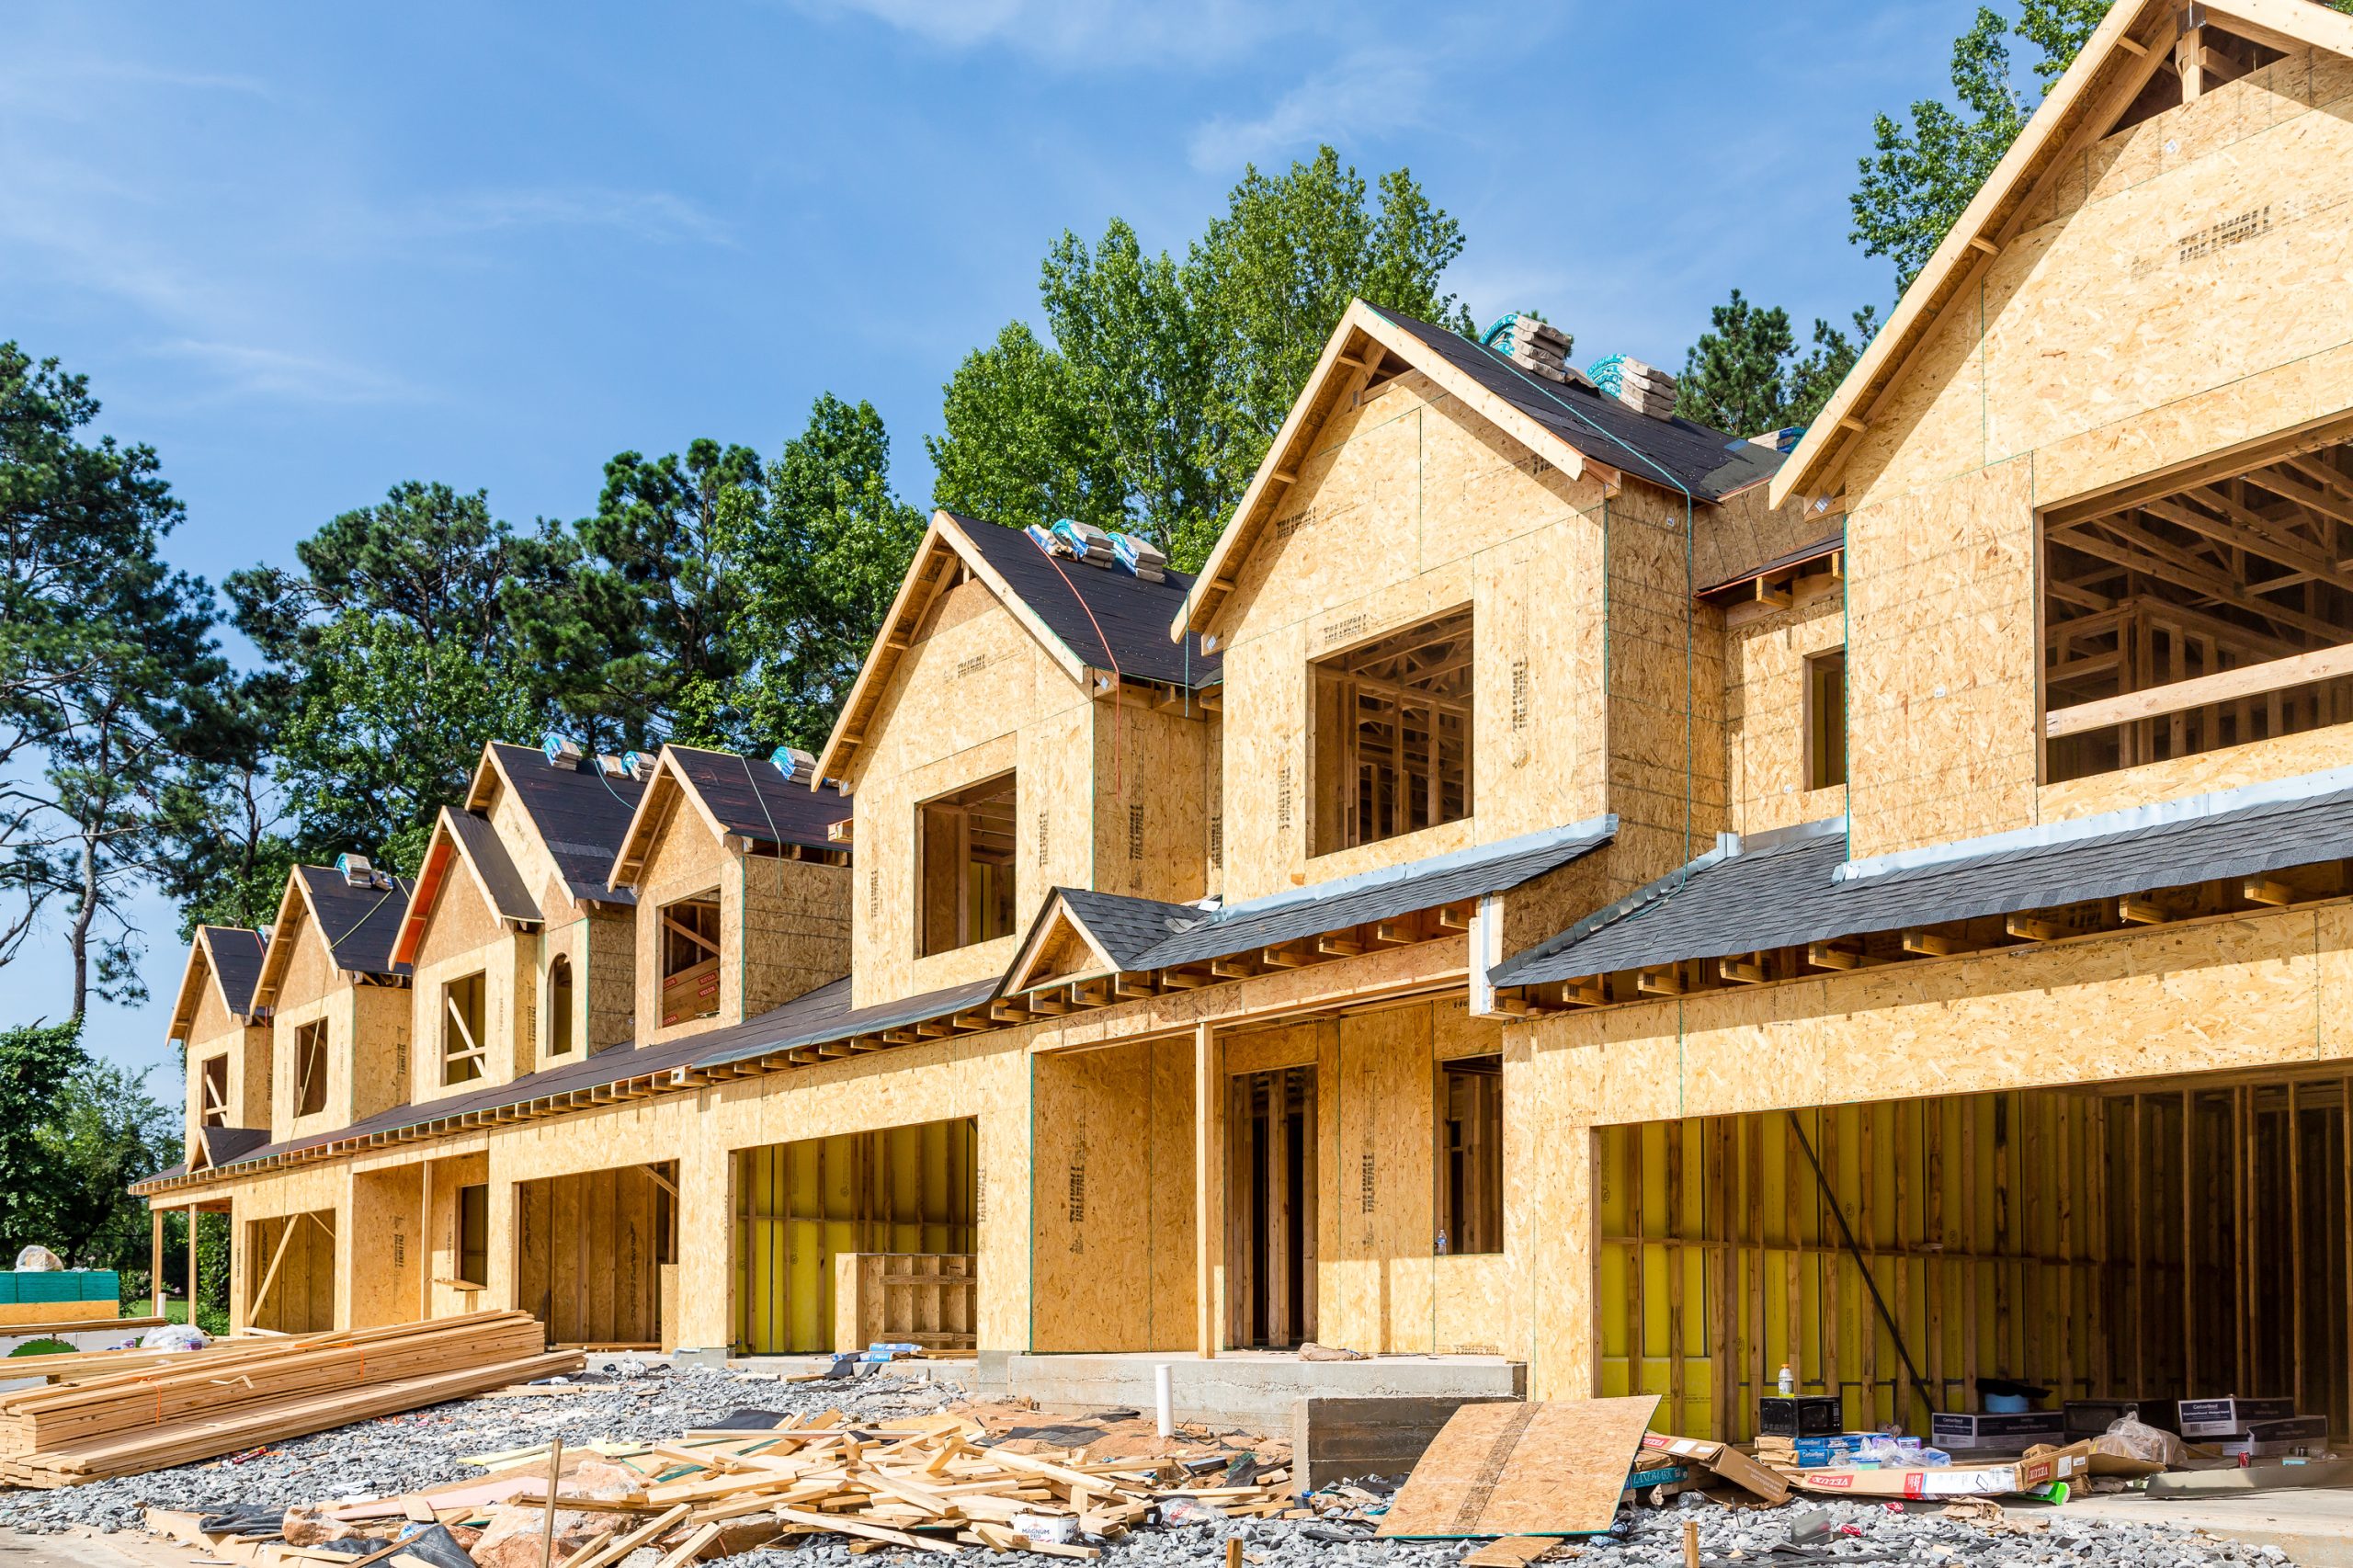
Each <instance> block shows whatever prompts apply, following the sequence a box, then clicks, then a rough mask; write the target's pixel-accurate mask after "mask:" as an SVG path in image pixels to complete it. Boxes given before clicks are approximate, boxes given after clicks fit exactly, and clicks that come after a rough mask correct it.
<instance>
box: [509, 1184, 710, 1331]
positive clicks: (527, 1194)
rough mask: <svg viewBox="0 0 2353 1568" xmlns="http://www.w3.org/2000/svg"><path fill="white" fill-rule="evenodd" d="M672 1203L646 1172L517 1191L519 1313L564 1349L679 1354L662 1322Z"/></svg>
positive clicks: (525, 1187)
mask: <svg viewBox="0 0 2353 1568" xmlns="http://www.w3.org/2000/svg"><path fill="white" fill-rule="evenodd" d="M664 1208H665V1206H664V1194H663V1192H662V1189H661V1187H660V1186H659V1185H658V1184H657V1183H656V1182H655V1180H654V1177H653V1176H651V1175H650V1174H648V1172H647V1171H646V1170H645V1168H644V1167H643V1166H641V1165H618V1166H608V1167H605V1168H602V1169H598V1170H592V1171H582V1172H577V1173H575V1174H574V1175H571V1176H552V1177H549V1178H547V1179H545V1180H541V1181H533V1182H527V1183H524V1184H522V1185H520V1186H518V1187H517V1188H516V1191H515V1210H516V1266H515V1267H516V1285H515V1290H516V1296H517V1305H518V1306H520V1307H522V1308H523V1309H524V1310H525V1311H527V1312H532V1313H533V1314H535V1315H536V1316H538V1317H539V1319H540V1322H542V1323H544V1324H546V1325H547V1330H548V1338H549V1339H550V1340H551V1341H552V1342H554V1343H557V1344H590V1345H599V1344H603V1345H649V1346H661V1347H662V1348H664V1349H665V1350H666V1349H671V1348H675V1346H676V1335H675V1334H672V1333H669V1332H667V1331H668V1330H669V1328H670V1325H669V1324H664V1323H663V1322H662V1321H661V1308H662V1269H661V1258H662V1256H663V1254H664V1252H665V1250H666V1249H665V1241H666V1237H665V1230H666V1224H665V1211H664Z"/></svg>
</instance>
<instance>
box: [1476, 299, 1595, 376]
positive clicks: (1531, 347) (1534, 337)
mask: <svg viewBox="0 0 2353 1568" xmlns="http://www.w3.org/2000/svg"><path fill="white" fill-rule="evenodd" d="M1496 347H1499V348H1502V349H1503V350H1504V353H1505V355H1506V357H1507V358H1509V359H1510V360H1511V362H1512V363H1513V364H1515V365H1518V366H1519V367H1520V368H1521V369H1527V370H1533V371H1534V372H1536V374H1538V375H1540V376H1541V377H1543V378H1544V379H1545V380H1546V381H1561V382H1564V383H1565V382H1567V381H1572V380H1583V378H1582V377H1580V376H1579V375H1578V374H1577V372H1576V371H1574V370H1573V369H1570V368H1569V350H1570V349H1571V348H1573V347H1575V340H1574V338H1572V337H1570V336H1569V335H1568V334H1567V333H1565V332H1563V331H1562V330H1561V329H1560V328H1559V327H1557V326H1554V325H1553V324H1552V323H1551V322H1547V321H1539V320H1537V319H1536V318H1535V317H1534V316H1531V315H1529V314H1527V313H1526V312H1522V313H1521V314H1519V315H1518V316H1515V317H1513V318H1512V324H1511V336H1510V340H1509V344H1508V346H1506V345H1505V344H1500V343H1499V344H1497V345H1496Z"/></svg>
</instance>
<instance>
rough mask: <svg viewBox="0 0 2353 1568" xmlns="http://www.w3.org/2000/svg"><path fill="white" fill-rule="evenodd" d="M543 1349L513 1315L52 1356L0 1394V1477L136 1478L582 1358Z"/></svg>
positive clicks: (534, 1326)
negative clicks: (36, 1378) (39, 1383)
mask: <svg viewBox="0 0 2353 1568" xmlns="http://www.w3.org/2000/svg"><path fill="white" fill-rule="evenodd" d="M546 1346H547V1339H546V1332H545V1331H544V1330H543V1329H542V1328H541V1327H540V1324H539V1322H538V1320H537V1319H535V1318H533V1317H532V1316H531V1315H530V1314H529V1313H528V1312H475V1313H472V1314H469V1315H467V1316H463V1317H449V1318H440V1319H437V1320H434V1321H431V1322H427V1323H418V1324H398V1325H396V1326H393V1327H389V1328H376V1329H365V1330H360V1331H358V1332H354V1333H348V1334H313V1335H295V1336H271V1337H268V1338H266V1339H236V1340H227V1341H222V1342H219V1343H216V1344H214V1345H211V1346H207V1347H205V1348H203V1349H200V1350H183V1351H176V1352H142V1351H115V1352H97V1353H93V1354H89V1355H80V1356H72V1357H67V1356H57V1357H53V1358H44V1360H43V1362H42V1363H41V1365H40V1371H41V1372H42V1373H44V1374H46V1375H48V1376H49V1377H50V1378H51V1380H52V1381H51V1383H50V1384H49V1385H48V1386H46V1387H42V1388H37V1389H24V1390H19V1391H17V1392H13V1393H7V1394H0V1481H5V1482H6V1483H8V1484H10V1485H14V1486H28V1487H42V1488H48V1487H59V1486H74V1485H78V1484H81V1483H85V1482H90V1481H97V1480H101V1479H104V1478H106V1477H108V1476H121V1475H136V1474H139V1473H141V1472H142V1471H151V1470H159V1469H163V1468H165V1467H166V1466H170V1465H178V1464H187V1463H189V1462H191V1461H193V1460H203V1459H210V1458H214V1457H216V1456H218V1455H221V1454H228V1453H234V1452H236V1451H237V1450H239V1449H246V1448H250V1447H253V1446H254V1445H256V1444H260V1443H273V1442H278V1441H281V1440H283V1439H285V1438H288V1437H300V1436H301V1435H303V1434H304V1433H309V1432H317V1431H322V1430H324V1429H325V1428H327V1427H330V1426H344V1425H346V1424H347V1423H349V1422H352V1421H355V1420H364V1419H366V1418H367V1417H369V1416H372V1415H391V1414H392V1413H394V1412H398V1411H404V1410H415V1409H416V1408H418V1407H419V1406H421V1405H427V1404H435V1403H440V1402H441V1401H443V1400H448V1399H455V1398H459V1397H461V1396H463V1395H466V1394H472V1393H480V1392H485V1391H488V1390H491V1389H497V1388H504V1387H506V1386H507V1385H509V1384H513V1383H527V1382H529V1381H531V1380H533V1379H535V1378H544V1377H549V1376H551V1375H554V1374H557V1373H563V1372H569V1371H575V1370H577V1369H579V1368H580V1366H581V1364H582V1362H581V1357H580V1354H579V1352H577V1351H558V1352H550V1351H549V1350H548V1349H547V1347H546ZM67 1362H71V1363H74V1364H73V1365H61V1363H67Z"/></svg>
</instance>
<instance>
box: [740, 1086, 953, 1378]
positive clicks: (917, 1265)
mask: <svg viewBox="0 0 2353 1568" xmlns="http://www.w3.org/2000/svg"><path fill="white" fill-rule="evenodd" d="M979 1143H980V1129H979V1123H978V1122H977V1121H976V1120H974V1119H972V1118H971V1117H958V1118H954V1119H949V1120H946V1121H927V1122H923V1123H920V1124H918V1125H915V1126H912V1127H893V1128H890V1129H888V1130H886V1131H876V1132H843V1133H836V1134H835V1135H834V1136H832V1137H830V1138H807V1139H802V1140H801V1141H800V1142H792V1143H771V1144H768V1145H766V1146H765V1147H762V1148H756V1149H739V1150H737V1151H736V1153H735V1162H734V1163H735V1180H734V1187H735V1346H736V1348H737V1350H738V1351H739V1352H741V1353H743V1354H747V1355H786V1354H794V1353H806V1352H812V1351H824V1350H835V1349H863V1348H865V1347H866V1346H868V1345H870V1344H872V1343H873V1342H874V1341H876V1340H904V1341H906V1342H908V1343H910V1344H915V1345H920V1346H924V1347H925V1348H926V1349H940V1350H970V1349H972V1348H973V1346H974V1345H975V1343H976V1338H975V1319H974V1312H975V1309H976V1306H977V1302H976V1299H975V1298H976V1292H977V1290H978V1278H977V1276H978V1267H977V1265H978V1259H977V1257H976V1256H974V1255H975V1254H976V1253H977V1251H978V1249H979V1234H980V1228H979V1218H980V1205H979V1198H980V1157H979Z"/></svg>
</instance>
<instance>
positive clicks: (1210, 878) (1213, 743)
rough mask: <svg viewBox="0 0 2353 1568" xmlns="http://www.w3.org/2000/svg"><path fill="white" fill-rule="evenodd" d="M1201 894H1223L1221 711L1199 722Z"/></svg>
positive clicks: (1223, 774)
mask: <svg viewBox="0 0 2353 1568" xmlns="http://www.w3.org/2000/svg"><path fill="white" fill-rule="evenodd" d="M1201 865H1202V868H1203V869H1202V889H1201V891H1202V896H1203V897H1205V898H1220V899H1222V898H1223V897H1224V896H1225V715H1224V713H1223V712H1222V711H1220V712H1216V713H1211V714H1210V715H1209V716H1208V718H1207V719H1206V720H1205V721H1204V722H1203V723H1202V725H1201Z"/></svg>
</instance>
